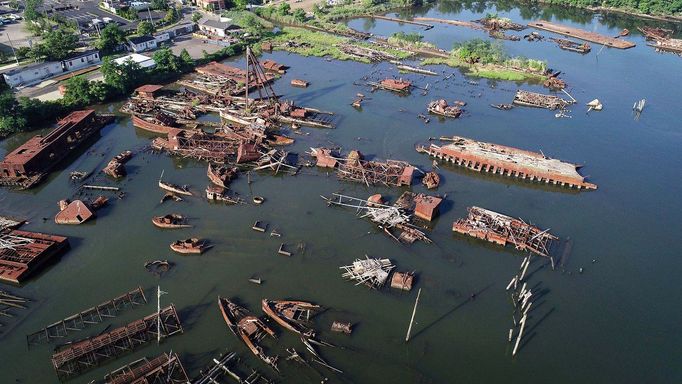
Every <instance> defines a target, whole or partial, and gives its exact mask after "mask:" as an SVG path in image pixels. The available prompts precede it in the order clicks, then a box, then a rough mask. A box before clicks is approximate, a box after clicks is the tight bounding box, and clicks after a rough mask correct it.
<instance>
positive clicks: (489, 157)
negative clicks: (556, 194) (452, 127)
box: [417, 136, 597, 190]
mask: <svg viewBox="0 0 682 384" xmlns="http://www.w3.org/2000/svg"><path fill="white" fill-rule="evenodd" d="M451 140H452V143H451V144H448V145H444V146H438V145H435V144H431V145H430V146H429V147H424V146H420V147H417V152H420V153H426V154H428V155H429V156H433V157H435V158H437V159H440V160H443V161H448V162H452V163H453V164H455V165H458V166H461V167H465V168H468V169H470V170H472V171H476V172H489V173H492V174H500V175H506V176H511V177H516V178H519V179H523V180H530V181H537V182H543V183H545V184H553V185H560V186H562V187H570V188H577V189H588V190H589V189H597V185H595V184H592V183H590V182H588V181H586V180H585V177H583V176H581V175H580V174H579V173H578V169H579V168H580V167H581V166H579V165H576V164H572V163H567V162H564V161H561V160H558V159H552V158H549V157H546V156H545V155H544V154H542V153H537V152H531V151H525V150H522V149H518V148H513V147H507V146H504V145H499V144H493V143H486V142H483V141H475V140H471V139H467V138H464V137H459V136H454V137H453V138H452V139H451Z"/></svg>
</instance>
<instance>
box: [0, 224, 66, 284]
mask: <svg viewBox="0 0 682 384" xmlns="http://www.w3.org/2000/svg"><path fill="white" fill-rule="evenodd" d="M68 247H69V241H68V239H67V238H66V237H64V236H56V235H48V234H45V233H39V232H28V231H21V230H14V231H11V232H9V233H7V234H3V235H0V281H5V282H11V283H20V282H22V281H24V280H26V278H27V277H28V276H29V275H31V273H33V272H35V271H36V270H37V269H38V268H40V267H41V266H42V265H43V264H44V263H45V262H47V261H48V260H50V259H51V258H53V257H55V256H57V255H58V254H59V253H61V252H62V251H64V250H66V249H67V248H68Z"/></svg>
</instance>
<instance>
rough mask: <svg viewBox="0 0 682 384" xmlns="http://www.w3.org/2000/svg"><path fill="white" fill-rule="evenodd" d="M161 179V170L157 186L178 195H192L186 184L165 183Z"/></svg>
mask: <svg viewBox="0 0 682 384" xmlns="http://www.w3.org/2000/svg"><path fill="white" fill-rule="evenodd" d="M162 179H163V171H162V172H161V177H159V188H161V189H164V190H166V191H168V192H171V193H177V194H178V195H186V196H192V192H190V190H189V187H188V186H187V185H177V184H172V183H167V182H165V181H163V180H162Z"/></svg>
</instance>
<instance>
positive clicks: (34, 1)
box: [24, 0, 43, 21]
mask: <svg viewBox="0 0 682 384" xmlns="http://www.w3.org/2000/svg"><path fill="white" fill-rule="evenodd" d="M42 5H43V0H25V1H24V18H25V19H26V20H27V21H35V20H38V19H39V18H40V16H41V15H40V13H38V8H40V7H41V6H42Z"/></svg>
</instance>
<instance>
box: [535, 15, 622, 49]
mask: <svg viewBox="0 0 682 384" xmlns="http://www.w3.org/2000/svg"><path fill="white" fill-rule="evenodd" d="M528 26H529V27H532V28H535V29H541V30H543V31H549V32H554V33H558V34H560V35H564V36H570V37H574V38H576V39H580V40H585V41H589V42H591V43H597V44H602V45H606V46H607V47H613V48H618V49H628V48H632V47H634V46H635V43H632V42H629V41H627V40H623V39H614V38H613V37H608V36H604V35H600V34H598V33H595V32H590V31H585V30H582V29H578V28H573V27H569V26H566V25H561V24H556V23H552V22H549V21H546V20H538V21H532V22H530V23H528Z"/></svg>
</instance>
